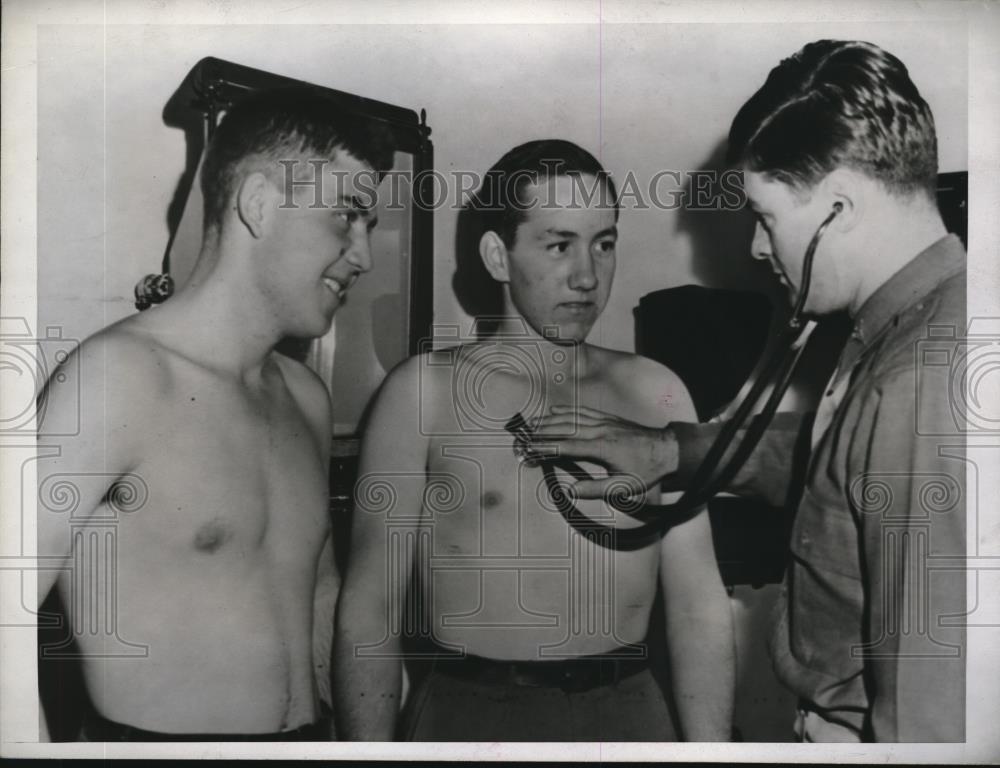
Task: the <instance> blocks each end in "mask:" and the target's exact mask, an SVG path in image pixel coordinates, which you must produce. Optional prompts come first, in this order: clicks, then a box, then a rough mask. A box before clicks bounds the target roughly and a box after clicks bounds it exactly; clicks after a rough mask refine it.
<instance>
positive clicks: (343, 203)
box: [333, 195, 374, 216]
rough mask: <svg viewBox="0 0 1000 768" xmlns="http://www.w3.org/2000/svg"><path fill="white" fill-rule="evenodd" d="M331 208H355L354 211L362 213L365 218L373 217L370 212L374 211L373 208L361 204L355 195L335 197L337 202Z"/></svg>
mask: <svg viewBox="0 0 1000 768" xmlns="http://www.w3.org/2000/svg"><path fill="white" fill-rule="evenodd" d="M333 207H334V208H339V207H347V208H355V209H357V210H359V211H361V212H362V213H364V214H365V215H366V216H373V215H374V214H373V213H372V211H373V210H374V206H370V205H365V204H364V203H362V202H361V198H360V197H358V196H357V195H350V196H348V195H337V201H336V203H334V206H333Z"/></svg>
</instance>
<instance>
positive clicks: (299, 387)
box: [271, 352, 332, 441]
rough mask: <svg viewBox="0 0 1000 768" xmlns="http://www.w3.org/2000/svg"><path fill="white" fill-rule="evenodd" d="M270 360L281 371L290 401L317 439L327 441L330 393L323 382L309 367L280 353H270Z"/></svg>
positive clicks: (328, 435) (329, 418)
mask: <svg viewBox="0 0 1000 768" xmlns="http://www.w3.org/2000/svg"><path fill="white" fill-rule="evenodd" d="M271 360H272V361H273V362H274V363H275V365H277V366H278V369H279V370H280V371H281V375H282V377H283V378H284V381H285V386H287V387H288V391H289V393H290V394H291V396H292V399H294V400H295V403H296V404H297V405H298V407H299V410H301V411H302V413H303V414H304V415H305V417H306V419H307V421H308V422H309V424H310V425H311V426H312V427H313V429H314V430H315V431H316V434H317V437H318V438H320V439H321V440H322V441H328V439H329V437H330V434H331V432H330V420H331V410H332V409H331V405H330V393H329V391H328V390H327V388H326V385H325V384H324V383H323V380H322V379H321V378H320V377H319V375H317V373H316V372H315V371H313V369H312V368H310V367H309V366H307V365H305V364H304V363H300V362H299V361H298V360H293V359H292V358H290V357H286V356H285V355H283V354H281V353H280V352H272V353H271Z"/></svg>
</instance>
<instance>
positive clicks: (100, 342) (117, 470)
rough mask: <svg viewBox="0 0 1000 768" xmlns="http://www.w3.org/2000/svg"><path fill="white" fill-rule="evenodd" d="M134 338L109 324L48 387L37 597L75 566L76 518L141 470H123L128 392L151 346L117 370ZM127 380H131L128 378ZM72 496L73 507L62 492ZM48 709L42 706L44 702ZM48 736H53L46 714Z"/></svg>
mask: <svg viewBox="0 0 1000 768" xmlns="http://www.w3.org/2000/svg"><path fill="white" fill-rule="evenodd" d="M132 346H133V345H132V344H131V342H130V341H129V340H127V339H122V338H120V337H119V336H118V335H117V334H115V333H114V332H110V333H109V332H105V333H102V334H99V335H97V336H95V337H93V338H91V339H88V340H87V341H85V342H84V343H83V344H82V345H81V347H80V348H79V349H77V350H76V351H74V352H73V353H72V354H71V355H70V357H69V358H68V359H67V360H66V361H65V362H64V363H63V364H62V365H61V366H60V368H59V369H57V370H56V371H54V372H53V378H52V379H50V380H49V382H48V383H47V384H46V387H45V389H44V390H43V394H44V398H45V408H44V411H42V410H41V409H40V411H39V424H38V431H39V436H40V437H39V448H40V449H47V448H49V447H54V448H56V449H57V450H58V453H57V454H56V455H52V454H50V453H49V451H48V450H43V451H42V454H43V457H44V458H42V459H41V460H40V461H39V464H38V484H39V487H38V495H37V499H38V516H37V521H38V528H37V554H38V573H37V575H38V582H37V586H38V604H39V605H41V604H42V603H43V602H44V600H45V598H46V597H47V596H48V594H49V592H50V591H51V590H52V588H53V586H54V585H55V583H56V581H57V580H58V578H59V575H60V573H62V572H63V571H64V570H66V569H67V568H69V567H70V564H69V560H70V557H71V540H72V526H73V524H81V523H82V522H83V521H85V520H86V519H87V518H89V517H90V516H91V515H92V514H93V512H94V511H95V510H96V509H97V508H98V507H99V506H100V505H101V503H102V502H103V501H104V500H105V498H106V497H107V496H108V494H109V491H111V492H112V493H114V491H113V490H112V488H113V486H114V485H115V482H116V480H117V479H119V478H122V479H123V481H124V482H127V483H130V484H132V485H133V486H134V485H137V484H141V482H142V480H141V478H128V477H124V476H125V475H126V473H127V472H128V470H129V468H130V467H131V466H134V463H135V461H136V460H137V458H138V456H139V453H138V449H137V447H136V446H135V445H134V442H135V440H134V434H133V433H134V429H133V430H130V429H129V421H130V418H129V410H130V408H131V407H132V404H131V401H130V400H129V394H130V392H131V391H132V388H133V386H134V387H138V388H139V389H137V391H142V388H143V387H144V386H145V384H146V382H144V381H141V379H142V378H143V371H142V370H141V369H142V368H143V366H142V364H141V363H142V361H143V359H144V358H145V356H146V355H147V354H148V352H145V351H141V350H134V351H136V352H137V353H138V355H139V359H138V360H137V361H136V362H137V365H136V366H135V370H132V371H130V372H129V375H128V376H122V375H120V373H119V374H116V373H115V371H116V369H117V367H118V363H119V361H121V360H122V359H124V358H128V357H129V356H130V355H129V352H130V350H131V348H132ZM73 369H75V370H76V372H77V375H78V376H79V387H75V388H74V387H60V386H58V385H53V380H54V379H55V377H56V376H59V375H60V374H61V373H62V372H63V370H73ZM126 382H127V383H126ZM77 417H79V424H80V430H79V432H78V433H77V434H75V435H69V436H58V437H57V436H46V425H47V424H61V423H73V422H74V421H75V420H76V418H77ZM65 499H71V500H72V501H73V506H72V508H71V509H66V508H65V505H64V504H61V503H60V501H61V500H65ZM39 709H40V711H41V707H40V706H39ZM41 726H42V728H41V738H42V739H43V740H45V739H47V738H48V735H49V734H48V728H47V724H46V723H45V722H44V714H43V717H42V723H41Z"/></svg>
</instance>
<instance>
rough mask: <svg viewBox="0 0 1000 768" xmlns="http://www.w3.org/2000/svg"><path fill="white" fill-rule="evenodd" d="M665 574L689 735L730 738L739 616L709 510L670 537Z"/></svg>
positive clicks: (674, 663) (676, 689)
mask: <svg viewBox="0 0 1000 768" xmlns="http://www.w3.org/2000/svg"><path fill="white" fill-rule="evenodd" d="M660 579H661V582H662V586H663V599H664V604H665V609H666V620H667V649H668V655H669V659H670V669H671V680H672V682H673V694H674V701H675V703H676V705H677V709H678V712H679V714H680V720H681V730H682V735H683V738H684V740H685V741H729V739H730V733H731V729H732V718H733V699H734V695H735V694H734V689H735V676H736V675H735V655H734V636H733V618H732V612H731V608H730V604H729V596H728V595H727V594H726V590H725V587H724V586H723V584H722V577H721V576H720V575H719V568H718V565H717V564H716V560H715V552H714V551H713V547H712V530H711V526H710V525H709V520H708V512H707V511H704V510H703V511H702V512H701V513H700V514H698V515H697V516H696V517H694V518H692V519H691V520H688V521H686V522H684V523H681V524H680V525H677V526H675V527H674V528H672V529H670V531H668V532H667V535H666V536H664V538H663V541H662V542H661V544H660Z"/></svg>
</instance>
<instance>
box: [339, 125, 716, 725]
mask: <svg viewBox="0 0 1000 768" xmlns="http://www.w3.org/2000/svg"><path fill="white" fill-rule="evenodd" d="M487 184H492V187H490V190H491V192H490V195H489V196H491V197H492V199H490V200H487V201H486V202H485V203H484V202H483V200H484V194H483V193H481V195H480V206H479V207H480V208H481V209H483V211H484V217H485V221H484V227H483V229H484V230H485V231H484V234H483V236H482V239H481V241H480V255H481V257H482V260H483V263H484V265H485V267H486V269H487V270H488V271H489V273H490V274H491V276H492V277H493V278H494V279H495V280H496V281H497V282H498V283H500V284H501V285H502V290H503V301H504V310H505V317H504V319H503V320H502V321H501V322H500V324H499V327H498V328H497V330H496V333H495V334H494V335H493V336H492V337H490V338H488V339H485V340H483V341H481V342H477V343H470V344H466V345H462V346H459V347H452V348H449V349H443V350H437V351H434V352H431V353H428V354H426V355H421V356H417V357H415V358H411V359H410V360H408V361H406V362H405V363H403V364H402V365H400V366H399V367H398V368H397V369H396V370H395V371H394V372H393V373H392V374H391V375H390V377H389V378H388V380H387V381H386V383H385V385H384V387H383V390H382V392H381V393H380V395H379V397H378V400H377V402H376V404H375V407H374V410H373V413H372V416H371V421H370V423H369V426H368V429H367V431H366V433H365V436H364V441H363V447H362V456H361V466H360V472H359V482H358V488H357V491H356V501H357V509H356V511H355V521H354V530H353V534H352V542H351V556H350V561H349V564H348V569H347V572H346V575H345V580H344V587H343V591H342V593H341V597H340V603H339V605H338V612H337V622H336V633H335V653H334V680H335V685H334V709H335V715H336V717H337V725H338V732H340V733H341V734H342V735H343V736H344V737H346V738H350V739H376V740H389V739H392V738H404V739H414V740H431V741H459V740H460V741H508V740H510V741H536V740H539V741H541V740H556V741H625V740H648V741H670V740H676V739H678V738H684V739H687V740H694V741H709V740H727V739H728V738H729V734H730V726H731V712H732V699H733V635H732V623H731V622H732V619H731V615H730V608H729V603H728V598H727V595H726V592H725V590H724V587H723V585H722V582H721V578H720V576H719V571H718V567H717V565H716V561H715V557H714V552H713V547H712V537H711V530H710V527H709V524H708V517H707V513H706V512H704V510H702V511H701V513H699V514H698V515H697V516H696V517H694V518H692V519H690V520H689V521H688V522H686V523H683V524H680V525H677V526H675V527H674V528H672V529H670V530H669V531H668V532H667V533H666V535H664V536H662V538H661V537H654V538H653V540H652V541H650V542H649V543H648V544H646V545H644V546H640V547H638V548H636V549H634V550H631V551H625V550H622V551H618V550H615V549H610V548H608V547H606V546H603V545H602V542H601V541H598V538H599V537H594V536H589V535H586V534H585V533H581V532H580V531H579V530H578V529H576V528H575V527H572V526H571V525H570V524H569V523H568V522H567V520H566V519H564V517H563V515H561V514H560V513H559V511H557V510H556V509H555V507H554V502H553V499H552V498H551V497H550V495H549V493H548V490H547V488H546V485H545V483H544V481H543V479H542V472H541V471H540V470H539V468H538V467H536V466H534V465H532V463H531V462H522V461H520V460H519V458H518V456H516V455H515V450H513V449H514V448H515V445H514V441H513V439H512V437H511V435H510V434H508V433H507V432H506V431H505V430H504V424H505V423H506V422H507V420H508V419H510V418H511V417H512V416H513V415H514V414H515V413H518V412H520V413H522V414H523V416H524V417H526V418H528V419H531V418H532V417H537V416H539V415H541V414H542V413H544V412H546V411H547V410H548V408H549V406H550V405H552V404H554V403H562V402H566V401H569V402H576V403H580V404H582V405H590V406H592V407H598V406H600V405H601V404H603V407H605V408H608V407H613V408H615V409H617V410H618V411H619V412H620V414H621V415H622V416H623V417H626V418H629V419H634V420H636V421H640V422H642V423H649V424H663V423H666V422H668V421H670V420H673V419H677V418H679V415H680V414H682V413H683V414H687V416H688V417H689V418H693V417H694V410H693V406H692V403H691V401H690V398H689V396H688V394H687V392H686V390H685V388H684V386H683V384H682V383H681V381H680V380H679V379H678V378H677V377H676V376H675V375H674V374H672V373H671V372H670V371H668V370H667V369H666V368H664V367H663V366H661V365H659V364H658V363H655V362H653V361H651V360H648V359H645V358H642V357H639V356H636V355H632V354H627V353H624V352H618V351H614V350H610V349H604V348H601V347H598V346H595V345H592V344H589V343H586V342H585V338H586V337H587V335H588V333H589V332H590V330H591V327H592V326H593V324H594V322H595V321H596V320H597V318H598V316H599V315H600V313H601V311H602V310H603V309H604V306H605V303H606V301H607V298H608V294H609V292H610V288H611V281H612V278H613V275H614V268H615V249H616V241H617V235H618V229H617V219H618V210H617V204H616V203H615V204H609V203H608V201H609V200H612V201H613V200H614V199H615V193H614V186H613V183H612V182H611V180H610V178H609V177H608V176H607V174H606V173H605V172H604V170H603V169H602V168H601V167H600V164H599V163H598V162H597V161H596V160H595V159H594V158H593V157H592V156H591V155H590V154H589V153H587V152H586V151H585V150H582V149H581V148H579V147H577V146H575V145H573V144H570V143H569V142H564V141H556V140H548V141H540V142H531V143H529V144H525V145H522V146H520V147H517V148H515V149H514V150H511V152H509V153H508V154H507V155H505V157H504V158H502V159H501V160H500V161H499V162H498V163H497V165H496V166H494V168H493V169H492V170H491V171H490V172H489V173H488V174H487ZM485 190H486V187H484V192H485ZM574 193H575V196H574ZM605 193H606V194H605ZM590 469H591V471H595V472H596V471H597V470H596V468H595V467H590ZM579 508H580V511H581V512H583V513H584V514H587V515H589V516H590V517H591V518H594V519H597V520H599V521H603V522H604V523H605V524H613V525H615V526H621V527H622V528H630V527H635V526H636V521H635V520H634V519H632V518H630V517H628V516H627V515H625V514H622V513H621V512H619V511H617V510H612V509H611V508H610V507H607V506H605V505H604V503H603V502H581V503H580V504H579ZM603 543H604V544H606V543H608V542H607V541H604V542H603ZM414 564H415V566H416V567H415V569H414V568H413V567H412V566H413V565H414ZM411 571H415V572H416V574H418V575H417V576H416V577H415V578H416V579H417V583H416V584H415V586H417V587H418V588H419V591H420V593H421V594H422V603H423V605H424V607H425V610H426V619H427V620H428V624H427V625H425V626H426V629H428V630H429V632H427V633H426V634H429V635H430V636H431V637H432V641H433V644H434V645H435V646H436V648H433V649H432V653H433V654H436V656H437V659H436V660H435V661H434V663H433V667H432V669H431V671H430V673H429V674H428V675H427V676H426V677H425V678H424V679H423V680H422V681H420V682H419V683H418V684H417V685H416V688H415V690H413V691H411V693H410V696H409V699H408V704H407V707H406V710H407V711H406V713H405V714H404V715H403V717H402V720H401V718H400V712H399V701H400V692H401V677H402V664H401V661H400V659H401V658H402V655H401V654H402V645H401V636H402V634H403V629H404V627H403V625H404V624H407V623H408V624H413V623H414V622H415V621H416V622H417V624H419V623H420V619H418V618H417V617H415V616H414V615H413V614H412V604H411V605H410V607H409V608H407V607H406V600H405V598H406V595H407V591H408V587H409V585H410V574H411ZM658 580H659V583H660V584H661V585H662V588H663V596H664V601H665V609H666V618H667V637H666V643H667V646H668V656H669V660H670V667H671V673H672V674H671V677H672V685H673V698H674V701H675V703H676V706H677V710H678V712H679V719H680V731H681V732H680V733H679V734H678V733H677V732H676V731H675V729H674V727H673V724H672V721H671V716H670V713H669V709H668V706H667V702H666V701H665V699H664V697H663V695H662V693H661V692H660V689H659V687H658V686H657V683H656V682H655V680H654V679H653V676H652V674H651V672H650V669H649V666H648V654H647V653H646V651H647V650H648V649H647V648H646V647H645V645H644V644H645V642H646V640H647V631H648V628H649V618H650V613H651V610H652V608H653V604H654V601H655V598H656V594H657V583H658ZM651 641H652V642H653V643H659V642H660V641H659V639H656V638H651Z"/></svg>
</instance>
